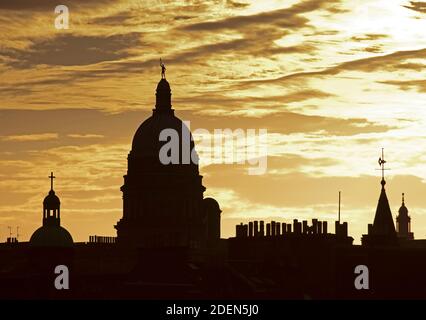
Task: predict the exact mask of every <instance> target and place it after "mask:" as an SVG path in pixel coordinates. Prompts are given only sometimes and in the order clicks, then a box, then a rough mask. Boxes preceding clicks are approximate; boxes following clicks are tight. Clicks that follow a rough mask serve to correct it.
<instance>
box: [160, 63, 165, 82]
mask: <svg viewBox="0 0 426 320" xmlns="http://www.w3.org/2000/svg"><path fill="white" fill-rule="evenodd" d="M160 67H161V79H166V66H165V64H164V62H163V60H162V59H161V58H160Z"/></svg>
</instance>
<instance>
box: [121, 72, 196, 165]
mask: <svg viewBox="0 0 426 320" xmlns="http://www.w3.org/2000/svg"><path fill="white" fill-rule="evenodd" d="M167 129H169V130H173V133H170V132H165V135H164V138H163V139H162V140H163V141H160V134H161V132H162V131H163V130H167ZM174 133H176V134H177V137H178V138H179V141H176V142H178V144H177V145H176V147H177V148H179V163H172V164H183V166H167V165H166V166H165V165H164V164H169V163H164V162H161V161H160V150H161V148H162V147H163V146H164V145H165V144H168V143H169V141H170V140H171V139H172V140H173V138H171V137H170V136H173V135H174ZM174 137H176V135H175V136H174ZM170 145H171V144H170ZM188 146H189V148H188ZM193 149H194V141H193V140H192V135H191V132H190V129H189V128H188V127H187V126H186V125H185V124H184V123H183V121H182V120H180V119H179V118H178V117H176V116H175V114H174V110H173V109H172V105H171V90H170V85H169V83H168V82H167V80H166V79H161V80H160V82H159V83H158V85H157V90H156V104H155V109H154V110H153V113H152V116H151V117H150V118H148V119H147V120H145V121H144V122H143V123H142V124H141V125H140V126H139V128H138V130H137V131H136V133H135V135H134V137H133V142H132V150H131V151H130V154H129V171H132V170H136V171H150V170H154V168H156V169H155V170H154V171H156V170H161V171H170V170H176V169H177V168H176V167H181V169H182V170H184V171H186V170H188V169H190V170H194V173H198V166H197V163H198V156H197V158H196V159H192V158H191V152H192V150H193ZM165 151H168V153H167V157H170V149H169V148H167V149H165ZM194 160H196V161H194ZM185 165H189V166H185ZM171 167H174V168H171ZM184 167H185V168H184ZM186 167H189V168H186ZM181 169H179V170H181Z"/></svg>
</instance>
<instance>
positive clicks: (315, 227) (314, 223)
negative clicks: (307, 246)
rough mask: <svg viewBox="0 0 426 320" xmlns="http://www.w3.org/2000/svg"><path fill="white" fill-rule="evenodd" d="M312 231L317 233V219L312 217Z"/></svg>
mask: <svg viewBox="0 0 426 320" xmlns="http://www.w3.org/2000/svg"><path fill="white" fill-rule="evenodd" d="M312 233H313V234H317V233H318V219H312Z"/></svg>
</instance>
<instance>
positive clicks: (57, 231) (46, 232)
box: [30, 225, 74, 248]
mask: <svg viewBox="0 0 426 320" xmlns="http://www.w3.org/2000/svg"><path fill="white" fill-rule="evenodd" d="M73 244H74V241H73V239H72V236H71V234H70V233H69V232H68V231H67V230H66V229H65V228H62V227H61V226H49V225H47V226H43V227H40V228H38V229H37V230H36V231H35V232H34V233H33V235H32V236H31V239H30V246H31V247H38V248H40V247H43V248H69V247H72V246H73Z"/></svg>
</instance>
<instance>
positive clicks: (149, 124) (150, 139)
mask: <svg viewBox="0 0 426 320" xmlns="http://www.w3.org/2000/svg"><path fill="white" fill-rule="evenodd" d="M184 128H185V130H188V127H187V126H186V125H184ZM164 129H174V130H176V131H177V132H178V134H179V137H180V139H182V121H181V120H180V119H179V118H177V117H175V115H174V114H173V112H170V113H169V112H167V113H166V112H158V113H157V112H154V114H153V115H152V116H151V117H149V118H148V119H146V120H145V121H144V122H143V123H142V124H141V125H140V126H139V128H138V130H137V131H136V133H135V135H134V137H133V142H132V152H133V153H136V154H137V155H138V156H155V157H156V158H158V154H159V151H160V149H161V146H162V145H164V144H165V143H166V142H165V141H160V133H161V131H162V130H164ZM193 146H194V142H193V141H191V148H192V147H193Z"/></svg>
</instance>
